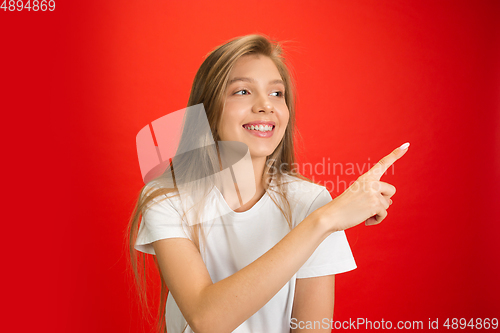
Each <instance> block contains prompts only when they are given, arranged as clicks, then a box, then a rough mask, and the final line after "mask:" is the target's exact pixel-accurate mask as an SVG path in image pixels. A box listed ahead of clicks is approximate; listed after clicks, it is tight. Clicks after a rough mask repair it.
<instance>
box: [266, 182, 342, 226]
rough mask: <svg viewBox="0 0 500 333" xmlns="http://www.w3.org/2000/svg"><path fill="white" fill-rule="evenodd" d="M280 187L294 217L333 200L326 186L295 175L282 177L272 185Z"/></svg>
mask: <svg viewBox="0 0 500 333" xmlns="http://www.w3.org/2000/svg"><path fill="white" fill-rule="evenodd" d="M271 184H272V185H274V186H280V187H281V188H282V190H283V191H284V192H285V193H286V198H287V201H288V203H289V204H290V207H291V208H292V210H293V215H296V216H298V217H299V216H303V215H304V214H306V213H307V212H308V211H309V210H310V209H311V207H312V206H314V205H315V204H316V203H317V204H316V206H317V205H325V204H326V203H328V202H329V201H331V200H332V198H331V195H330V192H328V190H327V189H326V187H325V186H322V185H319V184H316V183H314V182H311V181H308V180H306V179H302V178H300V177H297V176H293V175H287V174H285V175H282V177H281V180H280V181H274V182H272V183H271Z"/></svg>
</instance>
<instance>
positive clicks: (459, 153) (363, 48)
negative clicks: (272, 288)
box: [0, 0, 500, 332]
mask: <svg viewBox="0 0 500 333" xmlns="http://www.w3.org/2000/svg"><path fill="white" fill-rule="evenodd" d="M25 2H26V1H25ZM499 17H500V2H498V1H316V0H310V1H304V2H293V3H287V2H283V1H277V2H272V3H266V2H228V1H227V2H226V1H216V2H213V1H212V2H210V3H203V2H196V1H168V2H167V1H138V0H135V1H79V2H75V1H62V0H60V1H56V10H55V11H54V12H37V13H34V12H27V11H22V12H9V11H7V12H4V11H3V10H1V11H0V28H1V32H2V39H1V45H2V52H1V55H0V66H1V69H0V73H1V74H0V77H1V82H2V86H1V109H2V115H4V117H5V118H4V120H3V121H2V123H3V127H4V131H2V136H3V141H4V142H5V144H4V145H3V148H4V158H3V159H2V160H3V163H2V164H3V166H4V170H5V177H4V205H3V206H4V214H3V215H4V219H3V222H4V228H3V232H4V235H3V240H4V244H5V247H4V248H5V252H4V257H5V260H4V265H3V269H2V273H3V274H2V276H3V277H2V282H3V286H2V289H3V294H4V295H3V299H4V304H5V305H6V306H7V307H6V308H5V309H4V310H3V312H4V315H5V318H7V322H5V321H4V323H3V325H4V327H7V328H8V329H11V330H12V331H16V332H24V331H33V330H36V331H50V332H139V331H140V330H141V326H144V328H145V329H147V328H148V325H147V324H146V323H144V322H143V321H142V320H141V319H140V317H139V314H138V310H137V309H138V307H137V300H136V298H135V294H134V290H133V289H132V285H131V281H130V280H129V278H128V274H127V266H126V252H125V247H124V245H123V237H124V230H125V227H126V224H127V220H128V218H129V216H130V213H131V210H132V207H133V204H134V201H135V200H136V195H137V193H138V191H139V189H140V187H141V185H142V180H141V175H140V171H139V165H138V161H137V156H136V150H135V149H136V148H135V135H136V134H137V132H138V131H139V130H140V129H141V128H142V127H143V126H145V125H146V124H148V123H149V122H151V121H152V120H155V119H157V118H159V117H161V116H163V115H165V114H167V113H169V112H172V111H176V110H179V109H181V108H183V107H185V105H186V103H187V98H188V95H189V89H190V85H191V82H192V80H193V78H194V74H195V72H196V70H197V68H198V67H199V65H200V64H201V62H202V60H203V58H204V56H205V54H206V53H208V52H209V51H210V50H211V49H212V48H214V47H215V46H217V45H219V44H221V43H223V42H225V41H227V40H228V39H230V38H233V37H236V36H240V35H245V34H249V33H263V34H266V35H269V36H271V37H272V38H275V39H277V40H281V41H288V43H286V44H285V49H286V51H287V54H288V59H289V60H290V62H291V63H292V65H293V71H294V73H295V77H296V79H297V84H298V97H299V103H298V108H297V118H298V128H299V130H300V132H301V134H302V141H301V143H300V146H301V149H300V150H299V151H298V155H299V159H300V161H301V162H310V163H313V164H314V163H318V162H321V161H322V159H323V158H325V159H326V160H327V159H328V158H330V161H331V162H332V163H333V162H336V163H344V164H345V163H360V164H363V163H366V162H368V161H370V163H372V164H373V163H374V162H376V161H377V160H378V159H379V158H381V157H382V156H384V155H386V154H387V153H389V152H390V151H391V150H392V149H394V148H395V147H397V146H399V145H400V144H402V143H404V142H406V141H409V142H411V146H410V149H409V151H408V153H407V154H406V155H405V156H404V158H403V159H401V160H400V161H398V162H397V163H396V165H395V169H394V174H389V175H387V176H385V177H384V178H382V180H384V181H386V182H389V183H391V184H393V185H395V186H396V187H397V189H398V192H397V194H396V195H395V196H394V198H393V200H394V204H393V205H392V206H391V208H390V209H389V216H388V218H387V219H386V221H384V223H383V224H381V225H379V226H376V227H364V226H358V227H356V228H353V229H350V230H348V231H347V237H348V239H349V241H350V244H351V247H352V251H353V254H354V256H355V259H356V261H357V264H358V268H357V269H356V270H354V271H352V272H349V273H345V274H341V275H339V276H338V277H337V286H336V306H335V316H334V319H335V320H341V321H342V320H349V318H352V319H356V318H367V319H369V320H372V321H380V320H381V319H384V320H386V321H387V320H391V321H392V322H394V323H395V322H396V321H398V320H422V321H424V324H425V325H427V323H428V319H429V318H431V319H432V320H435V319H436V318H439V320H440V324H441V323H442V322H443V321H444V320H445V319H446V318H448V317H455V318H468V319H470V318H477V317H480V318H487V317H489V318H491V317H497V318H498V317H500V311H499V310H500V305H499V302H498V299H499V297H500V290H499V289H500V288H499V284H498V281H499V280H500V274H499V263H500V262H499V250H498V241H499V237H498V235H499V232H500V227H499V223H500V218H499V213H500V212H499V209H498V190H497V187H498V185H500V175H499V170H500V157H499V156H500V154H499V153H500V23H499V22H500V20H498V18H499ZM368 159H369V160H368ZM308 176H314V179H315V181H317V182H320V183H321V182H323V183H324V182H325V181H326V180H329V179H333V178H334V177H333V176H331V175H314V174H308ZM357 176H358V174H357V175H341V179H342V180H345V181H346V182H349V181H351V180H354V179H355V178H356V177H357ZM336 194H338V193H337V191H336V189H334V190H333V191H332V195H336ZM154 281H156V280H154ZM153 310H154V309H153Z"/></svg>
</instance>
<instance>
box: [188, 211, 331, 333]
mask: <svg viewBox="0 0 500 333" xmlns="http://www.w3.org/2000/svg"><path fill="white" fill-rule="evenodd" d="M329 234H330V231H328V229H327V228H326V227H324V226H323V225H322V224H321V223H320V221H319V219H317V218H316V217H315V215H314V214H311V215H309V217H307V218H306V219H305V220H303V221H302V222H301V223H299V225H298V226H297V227H295V228H294V229H293V230H292V231H290V232H289V233H288V234H287V235H286V236H285V237H284V238H283V239H282V240H281V241H280V242H278V243H277V244H276V245H275V246H274V247H272V248H271V249H270V250H269V251H267V252H266V253H265V254H263V255H262V256H261V257H259V258H258V259H257V260H255V261H254V262H253V263H251V264H250V265H248V266H246V267H245V268H243V269H241V270H240V271H238V272H236V273H235V274H233V275H231V276H229V277H227V278H225V279H223V280H221V281H219V282H217V283H214V284H211V285H209V286H207V287H205V288H204V289H203V290H202V291H201V293H200V298H199V301H198V302H197V303H198V304H197V305H198V306H197V311H195V313H197V318H193V320H194V321H195V322H196V323H199V325H196V326H199V327H203V329H204V330H206V331H212V330H213V331H216V332H231V331H232V330H234V329H235V328H236V327H238V326H239V325H240V324H241V323H242V322H244V321H245V320H247V319H248V318H249V317H250V316H252V315H253V314H254V313H255V312H257V311H258V310H259V309H260V308H261V307H263V306H264V305H265V304H266V303H267V302H268V301H269V300H270V299H271V298H272V297H273V296H274V295H275V294H276V293H277V292H278V291H279V290H280V289H281V288H282V287H283V286H284V285H285V284H286V283H287V282H288V281H289V280H290V279H291V277H292V276H293V275H294V274H295V273H296V272H297V271H298V270H299V268H300V267H301V266H302V265H303V264H304V263H305V262H306V261H307V259H308V258H309V257H310V256H311V255H312V253H313V252H314V250H315V249H316V248H317V247H318V246H319V245H320V244H321V242H322V241H323V240H324V239H325V238H326V237H328V235H329ZM228 314H230V315H228Z"/></svg>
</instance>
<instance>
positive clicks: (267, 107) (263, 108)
mask: <svg viewBox="0 0 500 333" xmlns="http://www.w3.org/2000/svg"><path fill="white" fill-rule="evenodd" d="M252 111H253V112H255V113H260V112H263V113H273V112H274V106H273V104H272V103H271V101H270V100H269V98H267V97H266V96H262V95H260V96H258V98H256V100H255V103H254V105H253V107H252Z"/></svg>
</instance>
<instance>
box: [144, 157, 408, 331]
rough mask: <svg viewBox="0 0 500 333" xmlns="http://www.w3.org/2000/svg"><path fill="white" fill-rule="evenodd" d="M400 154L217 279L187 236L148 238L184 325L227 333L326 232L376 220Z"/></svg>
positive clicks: (273, 291)
mask: <svg viewBox="0 0 500 333" xmlns="http://www.w3.org/2000/svg"><path fill="white" fill-rule="evenodd" d="M405 153H406V148H405V149H401V148H397V149H396V150H394V151H393V152H392V153H391V154H389V155H387V156H386V157H384V158H383V159H382V160H381V161H380V162H379V163H378V164H377V165H375V166H374V167H373V168H372V169H370V170H369V171H368V172H367V173H366V174H364V175H362V176H361V177H359V178H358V180H357V181H356V182H355V183H354V184H353V185H351V186H350V187H349V188H348V189H347V190H346V191H345V192H344V193H342V195H340V196H339V197H337V198H335V199H334V200H332V201H331V202H329V203H328V204H326V205H324V206H323V207H321V208H319V209H317V210H315V211H314V212H312V213H311V214H310V215H309V216H308V217H307V218H306V219H304V220H303V221H302V222H301V223H299V224H298V225H297V226H296V227H295V228H294V229H293V230H292V231H290V232H289V233H288V234H287V235H286V236H285V237H284V238H283V239H282V240H281V241H280V242H278V243H277V244H276V245H275V246H274V247H272V248H271V249H270V250H269V251H267V252H266V253H265V254H263V255H262V256H261V257H259V258H258V259H257V260H255V261H254V262H253V263H251V264H250V265H248V266H246V267H244V268H243V269H241V270H240V271H238V272H236V273H234V274H233V275H231V276H229V277H227V278H225V279H223V280H221V281H219V282H217V283H213V282H212V281H211V278H210V275H209V273H208V271H207V268H206V266H205V264H204V262H203V260H202V258H201V256H200V254H199V252H198V250H197V249H196V247H195V246H194V244H193V243H192V242H191V241H190V240H187V239H180V238H173V239H163V240H159V241H156V242H154V243H153V247H154V250H155V253H156V255H157V258H158V262H159V265H160V269H161V272H162V275H163V278H164V279H165V282H166V284H167V286H168V287H169V290H170V292H171V293H172V296H173V297H174V299H175V301H176V303H177V305H178V306H179V309H180V310H181V312H182V314H183V315H184V318H186V320H187V322H188V324H189V326H190V327H191V328H192V329H193V330H194V331H195V332H197V333H200V332H201V333H203V332H219V333H220V332H231V331H233V330H234V329H235V328H236V327H238V326H239V325H240V324H241V323H243V322H244V321H245V320H247V319H248V318H250V316H252V315H253V314H254V313H255V312H257V311H258V310H259V309H260V308H261V307H263V306H264V305H265V304H266V303H267V302H268V301H269V300H270V299H271V298H272V297H273V296H274V295H275V294H276V293H277V292H278V291H279V290H280V289H281V288H282V287H283V286H284V285H285V284H286V282H287V281H289V280H290V279H291V277H292V276H293V275H294V274H295V273H296V272H297V271H298V270H299V269H300V268H301V266H302V265H303V264H304V263H305V262H306V260H307V259H308V258H309V257H310V256H311V255H312V253H313V252H314V250H315V249H316V248H317V247H318V246H319V245H320V244H321V242H322V241H323V240H324V239H325V238H326V237H328V236H329V235H330V234H331V233H332V232H334V231H338V230H344V229H347V228H350V227H352V226H355V225H357V224H359V223H361V222H363V221H366V224H376V223H380V222H381V221H382V220H383V219H384V218H385V217H386V216H387V212H386V209H387V208H388V207H389V204H390V197H391V196H392V195H394V193H395V191H396V190H395V188H394V186H392V185H390V184H387V183H383V182H380V181H379V180H380V177H381V176H382V175H383V174H384V172H385V171H386V170H387V169H388V168H389V167H390V166H391V165H392V164H393V163H394V162H395V161H396V160H397V159H399V158H400V157H401V156H403V155H404V154H405Z"/></svg>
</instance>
